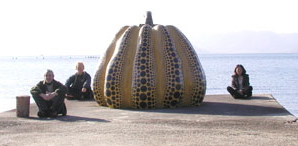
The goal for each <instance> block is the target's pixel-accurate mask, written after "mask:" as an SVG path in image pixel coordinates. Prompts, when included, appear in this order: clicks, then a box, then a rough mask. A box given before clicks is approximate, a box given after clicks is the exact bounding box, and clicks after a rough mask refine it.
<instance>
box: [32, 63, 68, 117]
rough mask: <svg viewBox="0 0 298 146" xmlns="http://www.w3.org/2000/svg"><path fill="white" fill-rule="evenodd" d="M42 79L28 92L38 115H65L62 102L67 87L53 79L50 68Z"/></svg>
mask: <svg viewBox="0 0 298 146" xmlns="http://www.w3.org/2000/svg"><path fill="white" fill-rule="evenodd" d="M44 78H45V79H44V80H43V81H40V82H39V83H38V84H37V85H36V86H34V87H32V88H31V90H30V92H31V94H32V97H33V99H34V101H35V103H36V104H37V106H38V109H39V111H38V113H37V115H38V117H40V118H43V117H52V118H56V117H57V116H58V114H60V113H61V114H62V115H63V116H65V115H66V107H65V104H64V98H65V93H66V91H67V88H66V87H65V86H64V85H63V84H61V83H60V82H58V81H56V80H55V79H54V73H53V71H52V70H49V69H48V70H47V71H46V73H45V74H44Z"/></svg>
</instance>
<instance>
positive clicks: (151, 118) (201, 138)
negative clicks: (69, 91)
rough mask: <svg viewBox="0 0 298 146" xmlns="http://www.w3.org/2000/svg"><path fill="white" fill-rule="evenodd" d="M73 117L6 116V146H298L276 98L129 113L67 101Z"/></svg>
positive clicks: (218, 98)
mask: <svg viewBox="0 0 298 146" xmlns="http://www.w3.org/2000/svg"><path fill="white" fill-rule="evenodd" d="M66 105H67V108H68V115H67V116H66V117H58V118H57V119H50V118H48V119H39V118H37V116H36V113H37V108H36V105H35V104H32V105H31V107H30V117H29V118H17V117H16V111H15V110H11V111H8V112H3V113H0V145H1V146H2V145H3V146H10V145H16V146H19V145H22V146H27V145H30V146H31V145H36V146H41V145H54V146H55V145H85V146H87V145H88V146H89V145H94V146H95V145H96V146H97V145H113V146H114V145H115V146H118V145H124V146H148V145H150V146H161V145H163V146H164V145H166V146H167V145H177V146H181V145H191V146H193V145H237V146H238V145H266V146H267V145H298V122H297V119H296V117H294V116H293V115H292V114H290V113H289V112H288V111H287V110H285V109H284V108H283V107H282V106H281V105H280V104H278V103H277V102H276V100H275V99H274V98H272V97H271V96H270V95H254V97H253V98H252V99H251V100H235V99H233V98H231V97H230V96H229V95H207V96H206V97H205V100H204V103H203V105H201V106H200V107H187V108H179V109H158V110H144V111H137V110H123V109H110V108H107V107H99V106H98V105H97V104H96V102H95V101H66Z"/></svg>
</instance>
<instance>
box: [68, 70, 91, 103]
mask: <svg viewBox="0 0 298 146" xmlns="http://www.w3.org/2000/svg"><path fill="white" fill-rule="evenodd" d="M90 84H91V76H90V75H89V74H88V73H87V72H83V74H82V75H78V74H77V73H75V74H74V75H72V76H70V77H69V78H68V79H67V81H66V83H65V86H66V87H67V89H68V93H67V94H69V95H72V96H74V99H78V100H81V99H93V92H92V90H91V86H90ZM82 88H86V89H87V91H86V92H82ZM67 99H72V98H67Z"/></svg>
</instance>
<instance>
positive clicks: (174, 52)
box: [93, 12, 206, 109]
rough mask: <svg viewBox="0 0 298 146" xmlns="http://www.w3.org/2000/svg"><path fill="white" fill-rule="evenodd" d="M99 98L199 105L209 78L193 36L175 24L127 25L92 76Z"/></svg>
mask: <svg viewBox="0 0 298 146" xmlns="http://www.w3.org/2000/svg"><path fill="white" fill-rule="evenodd" d="M93 90H94V98H95V100H96V101H97V103H98V104H99V105H103V106H109V107H110V108H134V109H152V108H174V107H182V106H198V105H200V104H201V103H202V102H203V99H204V96H205V92H206V78H205V74H204V71H203V68H202V65H201V63H200V61H199V58H198V56H197V54H196V52H195V50H194V49H193V47H192V45H191V44H190V42H189V41H188V39H187V38H186V37H185V36H184V35H183V34H182V32H181V31H179V30H178V29H177V28H176V27H174V26H163V25H155V24H153V21H152V16H151V12H147V19H146V23H145V24H141V25H140V26H139V27H138V26H124V27H123V28H121V29H120V31H119V32H118V33H117V34H116V36H115V39H114V40H113V41H112V43H111V45H110V46H109V47H108V48H107V50H106V52H105V53H104V54H103V55H102V56H101V58H100V61H99V66H98V69H97V71H96V74H95V76H94V81H93Z"/></svg>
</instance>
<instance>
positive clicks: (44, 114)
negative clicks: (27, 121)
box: [37, 111, 47, 118]
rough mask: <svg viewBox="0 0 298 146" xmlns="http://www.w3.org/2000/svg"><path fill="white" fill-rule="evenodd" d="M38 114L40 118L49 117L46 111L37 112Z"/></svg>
mask: <svg viewBox="0 0 298 146" xmlns="http://www.w3.org/2000/svg"><path fill="white" fill-rule="evenodd" d="M37 116H38V117H39V118H45V117H47V114H46V113H45V112H44V111H39V112H38V113H37Z"/></svg>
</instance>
